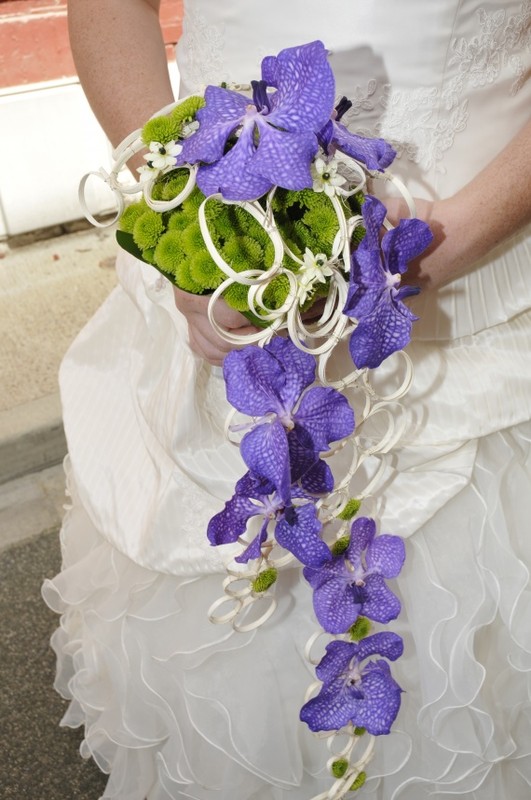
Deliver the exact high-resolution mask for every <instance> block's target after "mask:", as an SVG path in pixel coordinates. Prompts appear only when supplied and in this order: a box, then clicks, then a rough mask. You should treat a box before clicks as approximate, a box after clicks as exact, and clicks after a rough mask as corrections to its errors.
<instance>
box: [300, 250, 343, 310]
mask: <svg viewBox="0 0 531 800" xmlns="http://www.w3.org/2000/svg"><path fill="white" fill-rule="evenodd" d="M333 272H334V270H333V269H332V267H331V266H330V264H329V262H328V258H327V257H326V256H325V254H324V253H317V255H314V254H313V253H312V251H311V250H310V249H309V247H307V248H306V252H305V253H304V260H303V263H302V264H301V267H300V270H299V272H298V273H297V278H298V282H299V291H298V300H299V305H301V306H302V305H303V304H304V303H305V302H306V300H307V298H308V296H309V295H310V294H312V293H313V291H314V290H315V285H316V284H317V283H325V282H326V279H327V278H329V277H330V276H331V275H333Z"/></svg>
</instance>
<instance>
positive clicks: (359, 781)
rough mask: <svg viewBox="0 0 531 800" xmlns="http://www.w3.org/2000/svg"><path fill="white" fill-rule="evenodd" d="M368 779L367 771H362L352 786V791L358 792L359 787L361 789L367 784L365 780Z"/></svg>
mask: <svg viewBox="0 0 531 800" xmlns="http://www.w3.org/2000/svg"><path fill="white" fill-rule="evenodd" d="M366 780H367V773H366V772H360V774H359V775H358V777H357V778H356V780H355V781H354V783H353V784H352V786H351V787H350V791H351V792H357V791H358V789H361V787H362V786H364V785H365V781H366Z"/></svg>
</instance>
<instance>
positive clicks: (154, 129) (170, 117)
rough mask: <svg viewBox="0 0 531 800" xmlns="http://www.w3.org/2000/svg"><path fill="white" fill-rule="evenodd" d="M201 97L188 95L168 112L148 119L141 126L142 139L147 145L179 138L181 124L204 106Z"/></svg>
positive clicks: (190, 118)
mask: <svg viewBox="0 0 531 800" xmlns="http://www.w3.org/2000/svg"><path fill="white" fill-rule="evenodd" d="M204 104H205V101H204V99H203V98H202V97H189V98H187V99H186V100H185V101H184V102H183V103H181V105H180V106H178V107H177V108H175V109H174V110H173V111H171V112H170V113H169V114H167V115H165V116H160V117H154V118H153V119H150V120H149V121H148V122H146V124H145V125H144V127H143V128H142V141H143V142H144V144H145V145H147V146H148V147H149V145H150V144H151V142H160V143H161V144H167V143H168V142H174V141H176V140H177V139H179V138H181V135H182V130H183V125H184V124H185V123H186V122H191V120H193V119H194V118H195V115H196V113H197V111H198V110H199V109H200V108H201V106H204Z"/></svg>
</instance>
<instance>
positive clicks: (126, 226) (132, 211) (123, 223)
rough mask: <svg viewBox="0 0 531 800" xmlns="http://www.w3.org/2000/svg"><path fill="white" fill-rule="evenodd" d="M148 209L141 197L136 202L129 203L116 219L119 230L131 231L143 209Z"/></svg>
mask: <svg viewBox="0 0 531 800" xmlns="http://www.w3.org/2000/svg"><path fill="white" fill-rule="evenodd" d="M148 210H149V206H148V204H147V203H146V201H145V200H144V198H142V200H139V201H138V202H137V203H131V205H130V206H127V208H126V209H125V211H124V212H123V214H122V216H121V217H120V219H119V220H118V228H119V230H121V231H125V232H126V233H133V228H134V227H135V222H136V221H137V219H138V218H139V217H141V216H142V214H143V213H144V212H145V211H148Z"/></svg>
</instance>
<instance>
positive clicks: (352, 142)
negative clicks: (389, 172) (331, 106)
mask: <svg viewBox="0 0 531 800" xmlns="http://www.w3.org/2000/svg"><path fill="white" fill-rule="evenodd" d="M351 106H352V102H351V101H350V100H347V98H346V97H342V98H341V100H340V101H339V103H338V104H337V106H336V108H335V111H334V114H333V115H332V119H329V120H328V122H327V123H326V125H325V126H324V127H323V128H322V129H321V130H320V131H319V135H318V138H319V144H320V145H321V147H322V148H323V150H324V151H325V153H326V154H327V155H329V154H330V150H332V151H335V150H341V152H342V153H346V155H347V156H350V157H351V158H355V159H356V161H361V162H362V163H363V164H365V165H366V166H367V167H368V168H369V169H374V170H378V171H379V172H383V170H384V169H385V168H386V167H388V166H389V165H390V164H391V163H392V162H393V160H394V158H395V156H396V151H395V150H393V148H392V147H391V145H390V144H389V143H388V142H386V141H385V139H372V138H369V137H368V136H359V135H358V134H355V133H351V132H350V131H349V129H348V128H346V127H345V126H344V125H342V124H341V123H340V119H341V117H342V116H343V115H344V114H345V113H346V112H347V111H348V110H349V108H350V107H351Z"/></svg>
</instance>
